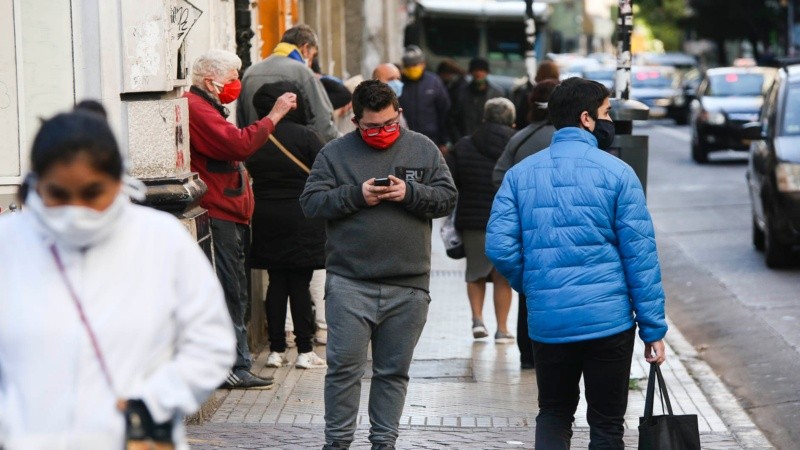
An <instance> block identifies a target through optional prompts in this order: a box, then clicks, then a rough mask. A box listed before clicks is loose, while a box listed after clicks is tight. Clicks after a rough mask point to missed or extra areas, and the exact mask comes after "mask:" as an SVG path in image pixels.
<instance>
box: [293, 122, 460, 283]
mask: <svg viewBox="0 0 800 450" xmlns="http://www.w3.org/2000/svg"><path fill="white" fill-rule="evenodd" d="M400 133H401V134H400V137H399V138H398V139H397V141H396V142H395V143H394V144H393V145H392V146H391V147H389V148H388V149H386V150H376V149H374V148H372V147H370V146H368V145H367V144H366V143H364V141H363V140H362V139H361V136H360V135H359V134H358V133H357V132H355V131H354V132H351V133H348V134H346V135H344V136H343V137H341V138H339V139H336V140H334V141H332V142H330V143H328V144H327V145H326V146H325V147H324V148H323V149H322V150H321V151H320V153H319V154H318V155H317V159H316V160H315V161H314V166H313V167H312V169H311V174H310V175H309V177H308V181H307V182H306V187H305V190H304V191H303V193H302V195H301V196H300V205H301V206H302V208H303V212H304V213H305V215H306V217H314V218H323V219H325V220H326V224H327V226H326V229H327V232H328V242H327V244H326V246H325V253H326V263H325V268H326V269H327V270H328V271H330V272H333V273H335V274H337V275H341V276H343V277H347V278H352V279H358V280H370V281H376V282H381V283H387V284H392V285H397V286H409V287H414V288H419V289H424V290H426V291H427V290H428V287H429V284H430V270H431V219H433V218H436V217H444V216H447V215H448V214H450V212H451V211H452V210H453V208H455V205H456V199H457V197H458V192H457V191H456V187H455V184H454V183H453V179H452V177H451V176H450V170H449V169H448V168H447V164H445V162H444V158H443V157H442V155H441V153H440V152H439V149H438V148H437V147H436V145H435V144H434V143H433V142H432V141H431V140H430V139H428V138H427V137H425V136H424V135H422V134H419V133H416V132H414V131H410V130H405V129H401V131H400ZM387 175H394V176H396V177H398V178H400V179H403V180H405V181H406V196H405V199H404V200H403V201H402V202H399V203H398V202H390V201H384V202H381V203H379V204H378V205H376V206H367V203H366V200H364V196H363V194H362V192H361V184H362V183H364V182H365V181H367V180H369V179H370V178H373V177H385V176H387Z"/></svg>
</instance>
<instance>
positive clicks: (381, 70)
mask: <svg viewBox="0 0 800 450" xmlns="http://www.w3.org/2000/svg"><path fill="white" fill-rule="evenodd" d="M372 79H373V80H378V81H381V82H383V83H386V84H388V85H389V87H390V88H392V90H393V91H394V93H395V95H397V97H398V98H399V97H400V95H402V93H403V82H402V81H400V69H398V68H397V66H395V65H394V64H392V63H383V64H378V67H376V68H375V70H373V71H372Z"/></svg>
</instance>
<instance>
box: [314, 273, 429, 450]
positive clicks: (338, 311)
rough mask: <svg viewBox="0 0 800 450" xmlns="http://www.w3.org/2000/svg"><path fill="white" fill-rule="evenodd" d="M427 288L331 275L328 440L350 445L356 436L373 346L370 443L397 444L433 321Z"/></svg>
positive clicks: (328, 286)
mask: <svg viewBox="0 0 800 450" xmlns="http://www.w3.org/2000/svg"><path fill="white" fill-rule="evenodd" d="M429 302H430V296H429V295H428V293H427V292H425V291H424V290H422V289H415V288H410V287H402V286H393V285H389V284H382V283H373V282H369V281H362V280H354V279H350V278H345V277H342V276H339V275H336V274H333V273H330V272H328V278H327V280H326V283H325V315H326V318H327V321H328V345H327V360H328V372H327V374H326V375H325V440H326V442H328V443H332V442H340V443H343V444H350V443H351V442H352V441H353V435H354V434H355V431H356V419H357V417H358V406H359V403H360V398H361V378H362V377H363V375H364V369H365V368H366V363H367V349H368V346H369V344H370V342H371V343H372V372H373V375H372V384H371V388H370V393H369V419H370V433H369V440H370V442H372V443H373V444H379V443H387V444H394V443H395V441H396V440H397V435H398V427H399V424H400V416H401V415H402V413H403V405H404V404H405V400H406V391H407V389H408V368H409V366H410V365H411V357H412V356H413V354H414V347H415V346H416V345H417V341H418V340H419V336H420V334H421V333H422V328H423V327H424V326H425V321H426V320H427V316H428V303H429Z"/></svg>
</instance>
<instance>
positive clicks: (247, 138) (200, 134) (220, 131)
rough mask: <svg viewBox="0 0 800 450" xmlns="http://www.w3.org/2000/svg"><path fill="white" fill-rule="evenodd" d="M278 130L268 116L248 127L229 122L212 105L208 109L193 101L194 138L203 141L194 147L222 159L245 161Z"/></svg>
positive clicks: (190, 112) (211, 156)
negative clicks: (240, 126) (239, 126)
mask: <svg viewBox="0 0 800 450" xmlns="http://www.w3.org/2000/svg"><path fill="white" fill-rule="evenodd" d="M273 131H275V124H274V123H272V120H271V119H269V118H267V117H264V118H263V119H261V120H259V121H257V122H255V123H252V124H250V125H248V126H246V127H244V128H238V127H237V126H236V125H234V124H232V123H230V122H228V121H227V120H225V118H224V117H222V115H221V114H219V113H218V112H217V111H216V110H214V109H213V108H212V107H211V106H210V105H209V106H208V109H207V110H206V109H205V108H204V107H203V106H201V105H198V104H197V103H195V102H189V132H190V133H191V134H190V136H191V141H190V142H193V141H194V140H197V141H200V142H198V143H197V144H196V145H193V146H192V150H194V151H197V152H198V153H201V154H203V155H205V156H206V157H209V158H212V159H217V160H220V161H244V160H245V159H247V158H248V157H249V156H250V155H252V154H253V153H255V152H256V150H258V149H259V148H261V146H262V145H264V144H265V143H266V142H267V139H268V138H269V135H270V134H272V132H273Z"/></svg>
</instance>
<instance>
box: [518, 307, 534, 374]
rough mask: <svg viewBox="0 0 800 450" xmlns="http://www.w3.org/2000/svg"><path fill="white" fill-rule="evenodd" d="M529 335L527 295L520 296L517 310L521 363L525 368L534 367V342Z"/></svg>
mask: <svg viewBox="0 0 800 450" xmlns="http://www.w3.org/2000/svg"><path fill="white" fill-rule="evenodd" d="M530 336H531V335H530V334H529V333H528V304H527V299H526V298H525V294H519V308H518V309H517V347H518V348H519V362H520V364H522V365H523V366H531V367H533V341H531V337H530Z"/></svg>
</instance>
